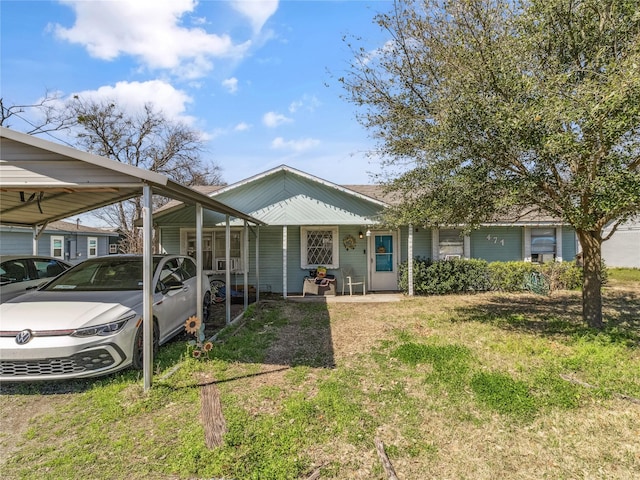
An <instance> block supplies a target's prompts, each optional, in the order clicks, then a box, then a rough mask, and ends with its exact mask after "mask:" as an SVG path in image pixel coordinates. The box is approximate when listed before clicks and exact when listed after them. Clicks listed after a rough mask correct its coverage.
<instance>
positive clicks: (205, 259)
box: [182, 230, 244, 273]
mask: <svg viewBox="0 0 640 480" xmlns="http://www.w3.org/2000/svg"><path fill="white" fill-rule="evenodd" d="M196 240H197V239H196V232H195V230H183V231H182V246H183V248H182V251H183V252H186V254H187V255H189V256H190V257H192V258H196ZM242 245H243V232H242V230H231V243H230V254H231V268H230V270H231V271H232V272H234V273H244V259H243V248H242ZM226 263H227V262H226V232H225V231H224V230H209V231H204V232H203V233H202V264H203V267H204V269H205V270H212V271H214V272H226V270H227V265H226Z"/></svg>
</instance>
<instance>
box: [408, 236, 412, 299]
mask: <svg viewBox="0 0 640 480" xmlns="http://www.w3.org/2000/svg"><path fill="white" fill-rule="evenodd" d="M407 242H408V245H407V257H409V258H408V259H407V261H408V263H407V281H408V282H409V296H413V225H411V224H409V238H408V239H407Z"/></svg>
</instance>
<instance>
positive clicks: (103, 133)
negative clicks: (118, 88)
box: [67, 96, 222, 252]
mask: <svg viewBox="0 0 640 480" xmlns="http://www.w3.org/2000/svg"><path fill="white" fill-rule="evenodd" d="M67 116H68V117H69V118H74V119H75V121H76V125H77V129H76V131H77V133H76V135H77V139H78V147H79V148H81V149H83V150H86V151H87V152H90V153H94V154H96V155H101V156H105V157H108V158H110V159H112V160H117V161H119V162H122V163H126V164H128V165H133V166H135V167H139V168H143V169H146V170H151V171H153V172H158V173H162V174H164V175H167V176H168V177H170V178H172V179H173V180H175V181H176V182H179V183H182V184H184V185H189V186H192V185H212V184H221V183H222V178H221V175H220V169H219V167H218V166H216V165H213V164H211V165H205V164H204V162H203V161H202V160H201V158H200V153H201V151H202V139H201V136H200V134H199V133H198V132H196V131H194V130H192V129H191V128H189V127H188V126H186V125H185V124H183V123H179V122H172V121H170V120H168V119H167V118H166V117H165V116H164V115H163V114H162V113H161V112H159V111H157V110H155V108H154V106H153V105H151V104H146V105H145V106H144V108H143V109H142V111H141V112H140V113H139V114H137V115H132V114H128V113H126V112H125V111H124V110H122V109H121V108H120V107H119V106H118V105H117V104H116V103H115V102H114V101H93V100H88V101H86V100H83V99H82V98H80V97H77V96H76V97H74V98H73V99H71V100H70V101H69V102H68V104H67ZM167 201H168V199H166V198H161V197H155V198H154V206H156V207H159V206H161V205H163V204H164V203H166V202H167ZM141 212H142V205H141V200H140V198H139V197H136V198H134V199H131V200H129V201H126V202H120V203H118V204H116V205H112V206H109V207H105V208H104V209H102V210H100V211H99V212H98V213H97V214H96V215H97V216H98V217H99V218H101V219H103V220H104V221H106V222H107V223H109V224H110V225H114V226H117V228H118V229H119V232H120V234H121V235H123V236H124V241H123V243H122V245H121V250H123V251H125V252H139V251H141V249H142V243H141V237H140V232H139V229H138V228H137V227H136V226H135V221H136V220H137V219H138V218H140V217H141Z"/></svg>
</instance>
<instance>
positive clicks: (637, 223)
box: [602, 217, 640, 268]
mask: <svg viewBox="0 0 640 480" xmlns="http://www.w3.org/2000/svg"><path fill="white" fill-rule="evenodd" d="M610 231H611V227H610V226H609V227H607V228H605V229H604V235H605V236H606V235H608V234H609V232H610ZM602 259H603V260H604V263H605V265H606V266H608V267H627V268H640V217H636V218H635V219H632V220H629V221H628V222H626V223H624V224H622V225H620V226H619V227H618V229H617V230H616V231H615V233H614V234H613V235H612V237H611V238H610V239H609V240H607V241H606V242H604V243H603V244H602Z"/></svg>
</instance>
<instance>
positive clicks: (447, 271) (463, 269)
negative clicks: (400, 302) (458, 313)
mask: <svg viewBox="0 0 640 480" xmlns="http://www.w3.org/2000/svg"><path fill="white" fill-rule="evenodd" d="M487 265H488V264H487V262H486V261H485V260H475V259H472V260H458V259H455V260H440V261H437V262H433V263H432V262H431V261H430V260H429V259H420V258H416V259H414V261H413V289H414V293H415V294H417V295H445V294H450V293H461V292H478V291H486V290H489V289H490V287H491V284H490V279H489V273H488V270H487ZM399 276H400V280H399V286H400V289H401V290H402V291H405V292H406V291H408V290H409V288H408V265H407V262H405V263H403V264H402V265H401V266H400V270H399Z"/></svg>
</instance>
